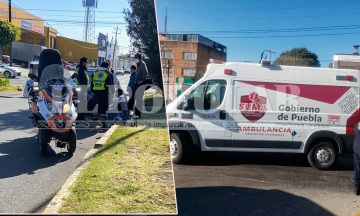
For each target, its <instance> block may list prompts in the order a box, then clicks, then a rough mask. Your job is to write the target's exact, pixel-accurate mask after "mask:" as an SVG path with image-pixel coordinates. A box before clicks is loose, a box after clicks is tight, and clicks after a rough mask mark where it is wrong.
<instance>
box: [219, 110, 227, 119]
mask: <svg viewBox="0 0 360 216" xmlns="http://www.w3.org/2000/svg"><path fill="white" fill-rule="evenodd" d="M220 119H221V120H225V119H226V111H225V110H220Z"/></svg>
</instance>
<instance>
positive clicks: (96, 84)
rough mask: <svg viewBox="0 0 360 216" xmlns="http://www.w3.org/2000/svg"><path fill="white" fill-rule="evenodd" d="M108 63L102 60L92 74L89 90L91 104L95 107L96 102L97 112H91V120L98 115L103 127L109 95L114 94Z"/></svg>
mask: <svg viewBox="0 0 360 216" xmlns="http://www.w3.org/2000/svg"><path fill="white" fill-rule="evenodd" d="M108 69H109V63H107V62H106V61H105V62H102V63H101V64H100V67H98V69H97V71H95V72H94V73H93V75H92V82H91V83H90V89H91V92H92V93H93V94H94V98H93V101H92V104H93V106H92V107H95V106H96V104H98V105H99V106H98V112H97V113H93V120H98V118H99V115H100V120H101V121H102V122H103V127H107V125H106V119H107V116H106V111H107V110H108V108H109V98H111V97H109V96H110V95H113V94H114V92H115V91H114V82H113V79H112V76H111V75H110V74H109V72H108Z"/></svg>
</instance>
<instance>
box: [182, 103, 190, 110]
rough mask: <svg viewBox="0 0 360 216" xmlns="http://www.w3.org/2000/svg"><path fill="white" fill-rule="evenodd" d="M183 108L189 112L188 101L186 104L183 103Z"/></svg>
mask: <svg viewBox="0 0 360 216" xmlns="http://www.w3.org/2000/svg"><path fill="white" fill-rule="evenodd" d="M182 108H183V110H184V111H189V104H188V102H187V101H184V102H183V106H182Z"/></svg>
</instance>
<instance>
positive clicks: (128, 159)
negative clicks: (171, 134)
mask: <svg viewBox="0 0 360 216" xmlns="http://www.w3.org/2000/svg"><path fill="white" fill-rule="evenodd" d="M168 139H169V138H168V131H167V129H165V130H155V129H148V128H145V127H138V128H127V127H118V129H116V130H115V132H114V133H113V134H112V136H111V137H110V138H109V139H108V141H107V143H106V144H105V145H104V146H103V147H102V148H101V149H100V150H99V153H98V154H96V155H95V157H94V158H93V159H92V161H91V163H90V164H89V165H88V166H87V167H86V168H85V169H84V170H83V171H82V172H81V174H80V176H79V177H78V179H77V182H76V184H75V186H74V187H73V188H72V193H71V194H70V195H69V197H67V198H65V200H64V205H63V206H62V208H61V209H60V213H167V214H170V213H176V204H175V191H174V182H173V175H172V168H171V157H170V153H169V142H168Z"/></svg>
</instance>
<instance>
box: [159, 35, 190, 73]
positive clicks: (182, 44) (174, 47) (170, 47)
mask: <svg viewBox="0 0 360 216" xmlns="http://www.w3.org/2000/svg"><path fill="white" fill-rule="evenodd" d="M160 44H161V45H164V47H162V51H172V53H173V56H174V57H175V76H176V77H183V76H182V74H181V72H182V69H183V68H188V69H196V60H188V59H183V52H197V43H195V42H186V41H160ZM172 62H173V60H172V59H170V63H171V65H172ZM162 63H163V67H164V64H165V65H166V64H167V63H168V60H167V59H165V58H162ZM170 71H172V68H170ZM185 77H186V76H185ZM191 78H193V77H191Z"/></svg>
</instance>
